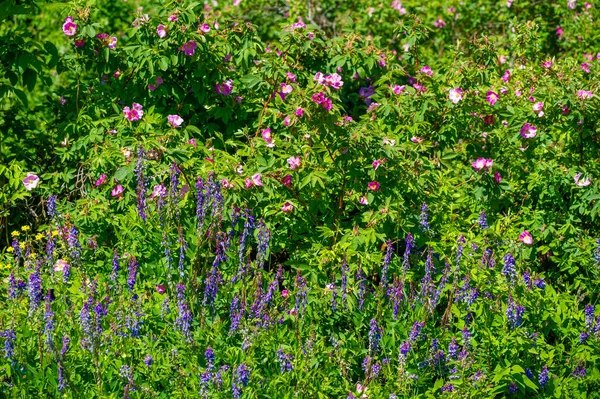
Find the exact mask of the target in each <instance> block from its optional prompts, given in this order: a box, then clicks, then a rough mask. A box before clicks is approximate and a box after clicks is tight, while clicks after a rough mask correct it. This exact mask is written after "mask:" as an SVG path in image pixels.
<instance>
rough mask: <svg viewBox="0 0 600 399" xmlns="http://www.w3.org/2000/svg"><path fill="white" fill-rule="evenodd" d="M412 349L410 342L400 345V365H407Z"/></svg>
mask: <svg viewBox="0 0 600 399" xmlns="http://www.w3.org/2000/svg"><path fill="white" fill-rule="evenodd" d="M411 349H412V345H411V343H410V341H404V342H403V343H402V344H401V345H400V351H399V353H398V361H399V363H400V364H405V363H406V357H407V356H408V353H409V352H410V350H411Z"/></svg>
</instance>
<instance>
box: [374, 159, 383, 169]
mask: <svg viewBox="0 0 600 399" xmlns="http://www.w3.org/2000/svg"><path fill="white" fill-rule="evenodd" d="M384 162H385V159H376V160H374V161H373V164H372V165H373V169H375V170H377V168H379V167H380V166H381V165H383V163H384Z"/></svg>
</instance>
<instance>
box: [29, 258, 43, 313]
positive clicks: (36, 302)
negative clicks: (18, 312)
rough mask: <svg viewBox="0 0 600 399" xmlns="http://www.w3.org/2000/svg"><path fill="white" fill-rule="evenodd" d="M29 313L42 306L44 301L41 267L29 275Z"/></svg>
mask: <svg viewBox="0 0 600 399" xmlns="http://www.w3.org/2000/svg"><path fill="white" fill-rule="evenodd" d="M28 288H29V290H28V291H29V314H30V315H33V313H34V312H35V311H36V310H37V309H38V308H39V307H40V304H41V303H42V296H43V295H42V279H41V278H40V267H39V265H38V267H37V268H36V270H35V271H34V272H33V273H31V274H30V275H29V285H28Z"/></svg>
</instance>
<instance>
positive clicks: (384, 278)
mask: <svg viewBox="0 0 600 399" xmlns="http://www.w3.org/2000/svg"><path fill="white" fill-rule="evenodd" d="M386 244H387V249H386V251H385V257H384V258H383V265H382V266H381V285H382V286H383V287H384V288H385V287H386V286H387V283H388V269H389V267H390V263H391V262H392V255H394V247H393V246H392V241H391V240H388V241H387V242H386Z"/></svg>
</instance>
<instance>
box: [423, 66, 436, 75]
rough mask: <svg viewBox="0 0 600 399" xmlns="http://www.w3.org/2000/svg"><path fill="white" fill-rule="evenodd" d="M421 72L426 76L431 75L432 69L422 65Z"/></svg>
mask: <svg viewBox="0 0 600 399" xmlns="http://www.w3.org/2000/svg"><path fill="white" fill-rule="evenodd" d="M421 73H424V74H425V75H427V76H433V71H432V70H431V68H430V67H429V66H427V65H425V66H424V67H422V68H421Z"/></svg>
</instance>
